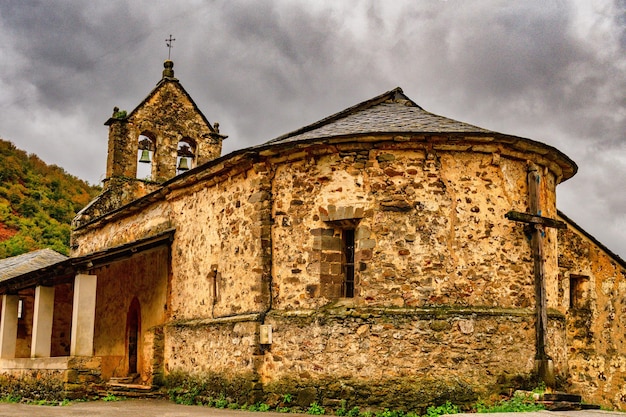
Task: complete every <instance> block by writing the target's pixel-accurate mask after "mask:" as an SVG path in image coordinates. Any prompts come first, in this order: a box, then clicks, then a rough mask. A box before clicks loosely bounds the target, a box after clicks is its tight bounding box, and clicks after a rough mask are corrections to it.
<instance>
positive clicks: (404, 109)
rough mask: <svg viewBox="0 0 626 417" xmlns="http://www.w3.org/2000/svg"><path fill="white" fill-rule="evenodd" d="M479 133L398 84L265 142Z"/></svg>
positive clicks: (478, 129)
mask: <svg viewBox="0 0 626 417" xmlns="http://www.w3.org/2000/svg"><path fill="white" fill-rule="evenodd" d="M416 132H423V133H478V134H493V133H495V132H492V131H490V130H487V129H483V128H481V127H477V126H473V125H470V124H467V123H463V122H459V121H456V120H452V119H448V118H446V117H442V116H438V115H436V114H433V113H430V112H427V111H426V110H424V109H423V108H421V107H420V106H419V105H417V104H416V103H415V102H413V101H412V100H411V99H410V98H408V97H407V96H405V95H404V93H403V92H402V89H401V88H400V87H397V88H395V89H393V90H391V91H388V92H386V93H384V94H381V95H379V96H377V97H374V98H372V99H370V100H367V101H364V102H362V103H359V104H357V105H355V106H352V107H350V108H347V109H345V110H343V111H340V112H339V113H335V114H333V115H332V116H329V117H327V118H325V119H322V120H320V121H318V122H315V123H313V124H311V125H308V126H305V127H303V128H301V129H298V130H296V131H294V132H291V133H287V134H286V135H283V136H279V137H278V138H276V139H272V140H270V141H269V142H267V143H266V144H283V143H289V142H297V141H300V140H307V139H317V138H329V137H334V136H344V135H359V134H371V133H416Z"/></svg>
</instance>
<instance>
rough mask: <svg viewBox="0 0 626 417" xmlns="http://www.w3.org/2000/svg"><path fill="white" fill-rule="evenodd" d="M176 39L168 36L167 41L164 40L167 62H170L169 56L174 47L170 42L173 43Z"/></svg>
mask: <svg viewBox="0 0 626 417" xmlns="http://www.w3.org/2000/svg"><path fill="white" fill-rule="evenodd" d="M175 40H176V39H174V38H172V35H171V34H170V37H169V39H165V44H166V45H167V60H168V61H169V60H170V55H171V53H172V48H173V47H174V45H173V44H172V42H174V41H175Z"/></svg>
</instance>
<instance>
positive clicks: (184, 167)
mask: <svg viewBox="0 0 626 417" xmlns="http://www.w3.org/2000/svg"><path fill="white" fill-rule="evenodd" d="M178 170H179V171H189V162H188V158H180V162H179V163H178Z"/></svg>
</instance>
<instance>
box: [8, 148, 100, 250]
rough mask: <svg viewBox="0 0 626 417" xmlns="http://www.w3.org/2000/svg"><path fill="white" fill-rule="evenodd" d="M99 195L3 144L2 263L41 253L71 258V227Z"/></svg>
mask: <svg viewBox="0 0 626 417" xmlns="http://www.w3.org/2000/svg"><path fill="white" fill-rule="evenodd" d="M99 191H100V189H99V187H96V186H92V185H89V184H88V183H87V182H85V181H83V180H80V179H78V178H77V177H74V176H72V175H70V174H68V173H67V172H65V171H64V170H63V169H62V168H60V167H58V166H56V165H46V163H44V162H43V161H42V160H41V159H39V157H37V155H34V154H30V155H28V154H27V153H26V152H24V151H22V150H20V149H17V148H16V147H15V145H13V144H12V143H11V142H7V141H5V140H2V139H0V259H3V258H7V257H10V256H15V255H20V254H22V253H26V252H30V251H32V250H35V249H43V248H51V249H54V250H56V251H57V252H61V253H63V254H66V255H67V254H68V253H69V242H70V222H71V221H72V218H73V217H74V215H75V214H76V213H77V212H78V210H80V209H81V208H82V207H84V206H85V205H86V204H87V203H88V202H89V201H90V200H91V199H92V198H94V197H95V196H96V195H97V194H98V192H99Z"/></svg>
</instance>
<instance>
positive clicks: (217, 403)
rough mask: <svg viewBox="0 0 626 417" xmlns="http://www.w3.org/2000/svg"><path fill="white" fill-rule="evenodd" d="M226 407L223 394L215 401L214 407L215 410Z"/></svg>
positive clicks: (226, 402) (226, 401) (226, 403)
mask: <svg viewBox="0 0 626 417" xmlns="http://www.w3.org/2000/svg"><path fill="white" fill-rule="evenodd" d="M226 406H228V400H227V399H226V396H224V394H222V395H220V397H219V398H218V399H217V400H215V407H217V408H226Z"/></svg>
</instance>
